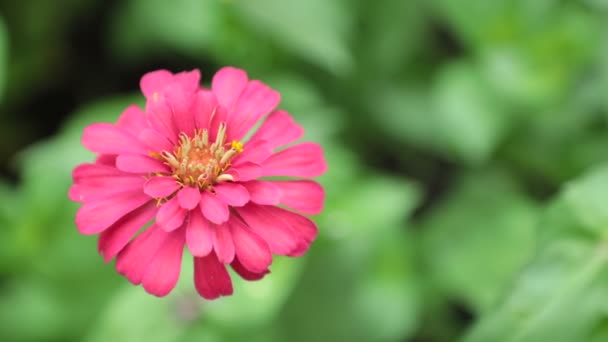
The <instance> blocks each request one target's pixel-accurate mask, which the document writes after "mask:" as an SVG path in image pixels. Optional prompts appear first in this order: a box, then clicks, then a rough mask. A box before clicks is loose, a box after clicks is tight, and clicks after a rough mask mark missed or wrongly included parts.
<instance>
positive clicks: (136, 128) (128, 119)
mask: <svg viewBox="0 0 608 342" xmlns="http://www.w3.org/2000/svg"><path fill="white" fill-rule="evenodd" d="M116 126H118V127H120V128H122V129H124V130H125V131H127V132H129V133H130V134H133V135H134V136H137V135H138V134H139V132H140V131H141V130H142V129H145V128H146V127H148V121H147V120H146V115H145V114H144V112H142V111H141V109H139V107H137V106H135V105H131V106H129V107H127V109H125V111H124V112H123V113H122V114H121V115H120V117H119V118H118V122H117V123H116Z"/></svg>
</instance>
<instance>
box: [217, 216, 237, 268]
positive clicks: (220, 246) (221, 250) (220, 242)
mask: <svg viewBox="0 0 608 342" xmlns="http://www.w3.org/2000/svg"><path fill="white" fill-rule="evenodd" d="M212 231H213V249H214V250H215V254H216V255H217V259H218V260H219V261H220V262H221V263H222V264H229V263H231V262H232V260H233V259H234V243H233V242H232V236H231V234H230V229H229V228H228V225H227V224H225V223H224V224H220V225H213V226H212Z"/></svg>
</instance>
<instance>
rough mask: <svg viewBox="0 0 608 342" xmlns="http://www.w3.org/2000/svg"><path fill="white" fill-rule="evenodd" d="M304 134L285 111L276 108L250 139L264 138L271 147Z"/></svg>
mask: <svg viewBox="0 0 608 342" xmlns="http://www.w3.org/2000/svg"><path fill="white" fill-rule="evenodd" d="M302 135H304V129H303V128H302V127H301V126H299V125H298V124H296V123H295V121H293V119H292V118H291V116H290V115H289V114H287V112H285V111H282V110H278V111H276V112H274V113H272V114H270V115H269V116H268V118H267V119H266V120H265V121H264V123H262V125H261V126H260V128H258V130H257V131H256V132H255V134H254V135H253V136H252V137H251V139H250V141H256V140H266V141H268V142H269V143H270V144H271V145H272V148H273V149H274V148H277V147H279V146H283V145H286V144H289V143H291V142H294V141H296V140H298V139H300V138H301V137H302Z"/></svg>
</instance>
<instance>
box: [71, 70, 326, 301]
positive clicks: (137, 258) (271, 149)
mask: <svg viewBox="0 0 608 342" xmlns="http://www.w3.org/2000/svg"><path fill="white" fill-rule="evenodd" d="M140 86H141V90H142V92H143V94H144V96H145V97H146V107H145V111H142V110H141V109H139V108H138V107H136V106H130V107H128V108H127V109H126V110H125V111H124V113H122V115H121V116H120V118H119V119H118V122H117V123H116V124H109V123H97V124H93V125H90V126H88V127H87V128H86V129H85V131H84V134H83V138H82V143H83V144H84V146H85V147H86V148H88V149H89V150H91V151H93V152H95V153H97V154H98V156H97V158H96V160H95V162H94V163H86V164H82V165H79V166H78V167H76V168H75V169H74V172H73V179H74V184H73V185H72V187H71V188H70V191H69V196H70V199H72V200H73V201H76V202H81V203H82V204H83V205H82V206H81V207H80V209H79V210H78V212H77V214H76V225H77V227H78V230H79V232H80V233H82V234H100V236H99V246H98V249H99V252H100V253H101V255H102V256H103V257H104V259H105V261H106V262H108V261H110V260H111V259H113V258H116V269H117V270H118V272H119V273H121V274H122V275H124V276H125V277H127V279H128V280H129V281H130V282H132V283H133V284H136V285H139V284H142V285H143V287H144V289H145V290H146V291H147V292H149V293H151V294H154V295H156V296H165V295H167V294H168V293H169V292H170V291H171V290H172V289H173V288H174V287H175V285H176V283H177V280H178V278H179V273H180V266H181V262H182V256H183V253H184V249H187V250H188V251H189V252H190V253H191V254H192V255H193V257H194V285H195V288H196V290H197V291H198V293H199V294H200V295H201V296H203V297H205V298H207V299H214V298H217V297H219V296H224V295H230V294H232V282H231V279H230V275H229V273H228V270H227V266H230V267H232V268H233V269H234V271H235V272H236V273H237V274H239V275H240V276H241V277H242V278H244V279H246V280H257V279H261V278H262V277H264V275H266V274H267V273H269V270H268V267H269V265H270V264H271V263H272V255H273V254H277V255H287V256H300V255H302V254H303V253H305V252H306V251H307V250H308V248H309V246H310V244H311V243H312V241H313V240H314V239H315V237H316V235H317V228H316V226H315V224H314V223H313V222H312V221H311V220H310V219H309V218H307V217H306V216H304V215H305V214H310V215H314V214H318V213H319V212H320V211H321V209H322V206H323V199H324V192H323V189H322V188H321V186H320V185H319V184H318V183H316V182H314V181H312V180H308V179H306V178H312V177H316V176H319V175H321V174H323V173H324V172H325V170H326V169H327V165H326V163H325V160H324V158H323V152H322V150H321V147H320V146H319V145H317V144H313V143H306V142H304V143H298V144H292V143H293V142H295V141H296V140H298V139H299V138H300V137H301V136H302V134H303V130H302V128H301V127H300V126H298V125H297V124H296V123H295V122H294V121H293V119H292V118H291V117H290V115H289V114H288V113H287V112H285V111H282V110H275V108H276V107H277V105H278V104H279V100H280V95H279V93H278V92H276V91H275V90H273V89H271V88H269V87H268V86H266V85H265V84H263V83H262V82H260V81H257V80H249V79H248V76H247V74H246V73H245V72H244V71H242V70H239V69H236V68H232V67H226V68H223V69H221V70H220V71H219V72H218V73H217V74H215V76H214V77H213V80H212V85H211V89H205V88H202V87H201V86H200V73H199V71H198V70H194V71H191V72H182V73H178V74H172V73H170V72H169V71H166V70H159V71H154V72H151V73H148V74H146V75H144V76H143V78H142V79H141V83H140ZM262 119H263V122H262V123H261V125H260V126H259V128H258V129H257V130H255V132H253V134H251V135H250V137H249V138H247V136H248V133H249V132H250V131H252V130H253V128H254V126H255V125H256V124H257V123H258V121H260V120H262ZM285 145H289V146H288V147H285ZM275 176H287V177H292V178H295V179H289V180H283V178H282V180H272V178H270V179H269V178H268V177H275ZM185 247H187V248H185Z"/></svg>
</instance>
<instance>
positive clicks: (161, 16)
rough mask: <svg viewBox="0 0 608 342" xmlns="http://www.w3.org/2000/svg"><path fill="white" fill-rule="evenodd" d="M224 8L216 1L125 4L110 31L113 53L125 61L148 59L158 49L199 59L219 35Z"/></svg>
mask: <svg viewBox="0 0 608 342" xmlns="http://www.w3.org/2000/svg"><path fill="white" fill-rule="evenodd" d="M222 6H223V5H222V4H221V3H220V2H217V1H213V0H203V1H199V0H176V1H171V2H167V1H162V0H133V1H126V2H122V3H121V4H120V6H117V7H116V14H115V15H114V16H113V17H112V21H111V23H110V24H111V25H110V30H109V32H108V33H109V41H110V44H111V48H112V51H113V52H114V53H115V54H116V55H117V56H118V57H121V58H122V59H126V60H129V59H141V58H145V57H147V55H149V54H150V51H159V50H158V49H164V50H165V51H166V52H164V53H165V54H170V53H171V50H174V51H175V50H177V51H179V52H182V53H186V54H189V55H191V56H194V57H198V56H200V55H201V54H203V53H204V52H205V51H206V49H207V48H209V46H210V44H211V43H212V41H213V39H214V34H219V33H218V32H217V31H218V30H217V28H218V27H219V25H220V24H221V20H222V15H221V14H222V12H221V8H222ZM160 52H161V53H162V52H163V51H162V50H161V51H160Z"/></svg>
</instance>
